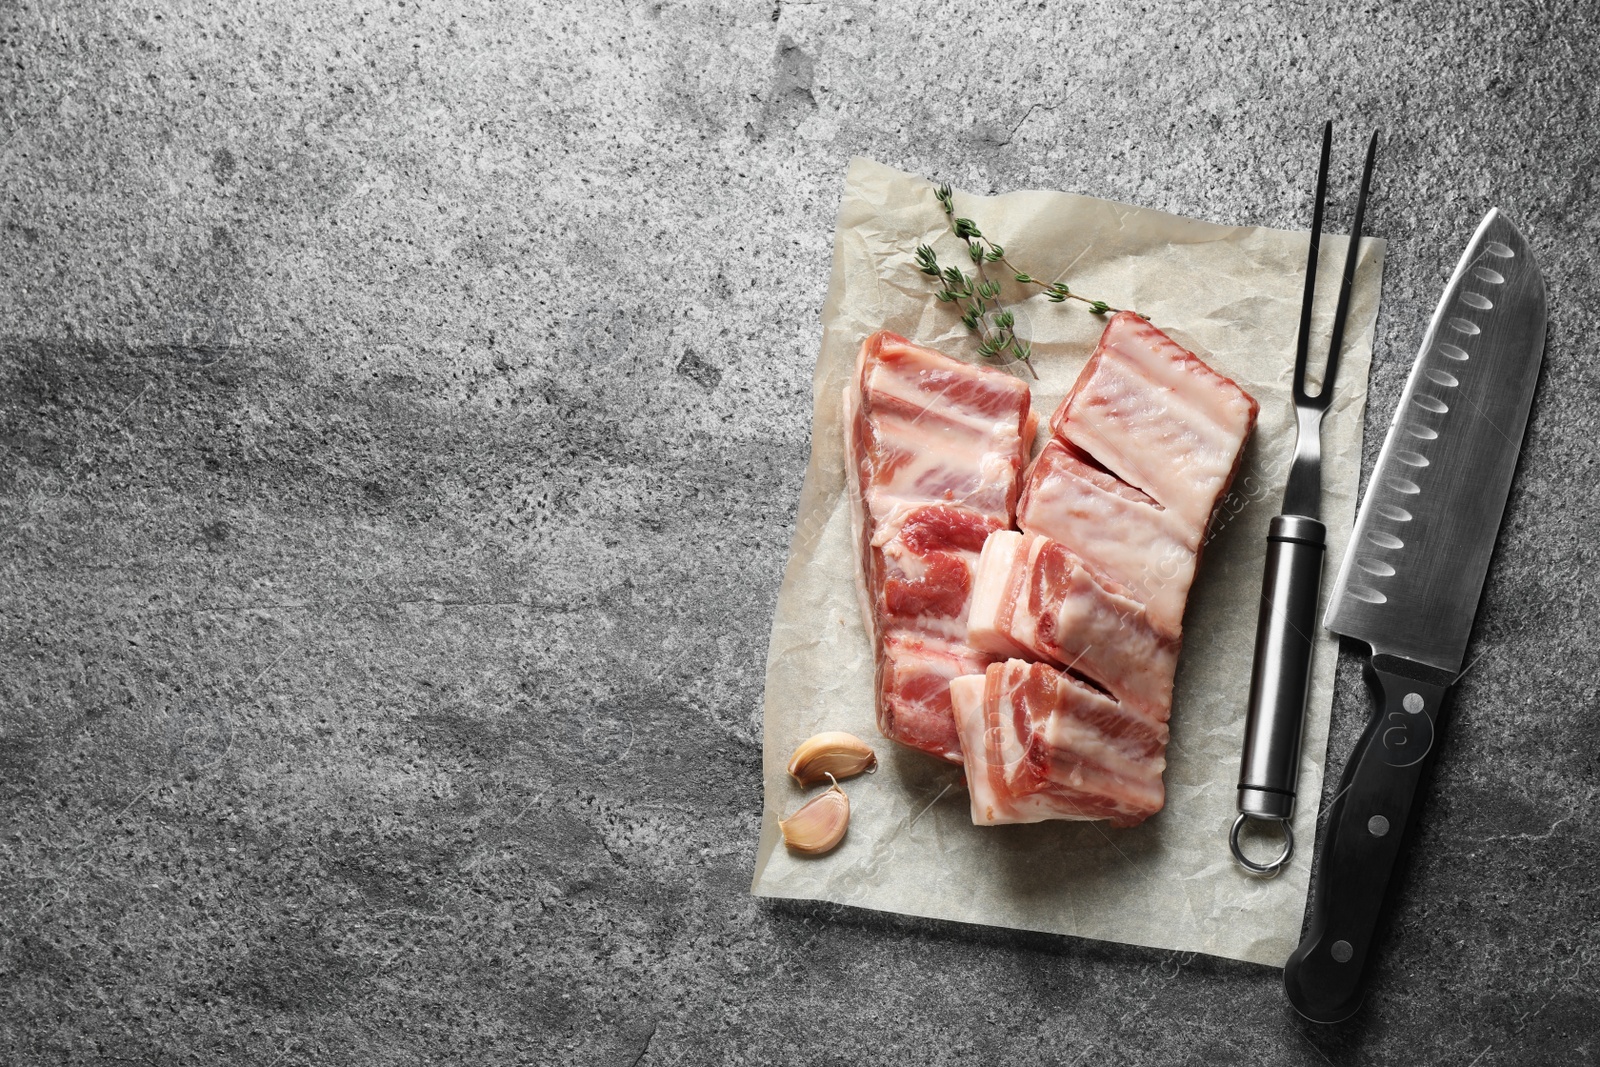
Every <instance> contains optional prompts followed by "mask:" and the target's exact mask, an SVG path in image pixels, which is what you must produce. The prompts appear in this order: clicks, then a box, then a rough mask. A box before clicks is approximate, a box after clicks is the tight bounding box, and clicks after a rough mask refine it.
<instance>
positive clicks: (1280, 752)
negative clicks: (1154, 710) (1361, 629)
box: [1239, 515, 1327, 859]
mask: <svg viewBox="0 0 1600 1067" xmlns="http://www.w3.org/2000/svg"><path fill="white" fill-rule="evenodd" d="M1326 549H1327V529H1326V528H1325V527H1324V526H1323V525H1322V523H1320V522H1318V521H1317V520H1316V519H1311V518H1307V517H1305V516H1304V515H1279V516H1277V517H1275V518H1274V519H1273V520H1272V525H1271V526H1270V527H1269V528H1268V531H1267V563H1266V568H1265V570H1264V572H1263V575H1262V579H1261V612H1260V615H1259V616H1258V617H1257V619H1256V653H1255V660H1254V662H1253V663H1252V665H1251V668H1250V703H1249V705H1248V708H1249V710H1248V712H1247V714H1246V717H1245V726H1244V751H1243V754H1242V755H1241V756H1240V759H1239V811H1240V812H1241V813H1242V814H1244V815H1249V816H1253V817H1255V818H1259V819H1288V818H1289V817H1290V816H1292V815H1293V814H1294V799H1295V788H1296V780H1297V779H1298V778H1299V776H1300V732H1301V729H1302V727H1303V726H1304V723H1305V714H1306V692H1307V688H1308V687H1309V685H1310V683H1311V646H1312V638H1313V637H1314V636H1315V635H1316V633H1317V595H1318V593H1319V592H1320V591H1321V589H1322V557H1323V555H1324V554H1325V553H1326ZM1285 859H1287V856H1285Z"/></svg>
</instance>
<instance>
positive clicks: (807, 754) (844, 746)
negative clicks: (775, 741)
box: [789, 730, 878, 785]
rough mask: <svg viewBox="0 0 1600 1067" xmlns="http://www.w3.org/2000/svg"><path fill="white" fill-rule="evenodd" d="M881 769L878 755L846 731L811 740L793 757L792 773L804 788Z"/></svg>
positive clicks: (822, 735)
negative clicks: (826, 779) (829, 779)
mask: <svg viewBox="0 0 1600 1067" xmlns="http://www.w3.org/2000/svg"><path fill="white" fill-rule="evenodd" d="M877 769H878V755H877V753H875V752H873V751H872V746H871V745H869V744H867V743H866V742H865V741H863V740H861V738H859V737H857V736H856V735H855V734H847V733H845V732H844V731H843V730H829V731H828V732H827V733H821V734H817V735H816V736H814V737H808V738H806V739H805V740H804V741H802V742H800V747H799V748H797V749H795V750H794V755H792V756H790V757H789V773H790V774H791V775H793V776H794V780H795V781H797V782H799V783H800V784H801V785H816V784H817V783H818V782H820V781H822V780H823V779H824V778H826V777H828V776H829V775H832V776H833V777H834V778H836V779H837V778H853V777H855V776H856V775H858V774H862V773H864V772H865V773H870V772H872V771H875V770H877Z"/></svg>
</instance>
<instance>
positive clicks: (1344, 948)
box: [1328, 941, 1356, 963]
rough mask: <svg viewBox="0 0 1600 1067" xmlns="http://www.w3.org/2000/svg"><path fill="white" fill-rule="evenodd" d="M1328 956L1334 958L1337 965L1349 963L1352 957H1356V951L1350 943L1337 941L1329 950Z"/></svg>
mask: <svg viewBox="0 0 1600 1067" xmlns="http://www.w3.org/2000/svg"><path fill="white" fill-rule="evenodd" d="M1328 954H1329V955H1331V956H1332V957H1333V959H1334V962H1335V963H1349V962H1350V957H1351V956H1354V955H1355V954H1356V952H1355V949H1353V948H1351V947H1350V942H1348V941H1335V942H1334V943H1333V947H1332V948H1330V949H1329V950H1328Z"/></svg>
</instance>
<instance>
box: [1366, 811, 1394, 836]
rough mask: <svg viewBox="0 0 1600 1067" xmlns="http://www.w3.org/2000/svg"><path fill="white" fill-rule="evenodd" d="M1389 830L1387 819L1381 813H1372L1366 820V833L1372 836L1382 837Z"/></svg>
mask: <svg viewBox="0 0 1600 1067" xmlns="http://www.w3.org/2000/svg"><path fill="white" fill-rule="evenodd" d="M1388 832H1389V820H1388V819H1385V818H1384V817H1383V816H1382V815H1374V816H1373V817H1372V818H1370V819H1368V820H1367V833H1369V834H1371V835H1372V836H1373V837H1382V836H1383V835H1384V834H1386V833H1388Z"/></svg>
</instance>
